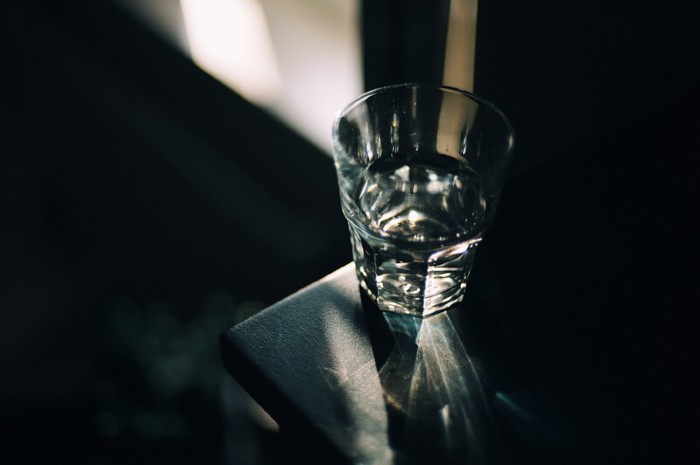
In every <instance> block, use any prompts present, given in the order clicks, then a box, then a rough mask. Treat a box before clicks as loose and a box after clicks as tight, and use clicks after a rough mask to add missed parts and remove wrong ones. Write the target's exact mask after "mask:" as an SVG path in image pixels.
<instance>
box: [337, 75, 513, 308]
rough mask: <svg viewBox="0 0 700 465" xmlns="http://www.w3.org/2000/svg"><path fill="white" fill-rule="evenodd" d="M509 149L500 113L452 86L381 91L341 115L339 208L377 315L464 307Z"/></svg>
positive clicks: (505, 123)
mask: <svg viewBox="0 0 700 465" xmlns="http://www.w3.org/2000/svg"><path fill="white" fill-rule="evenodd" d="M513 143H514V139H513V130H512V128H511V125H510V123H509V122H508V120H507V118H506V117H505V116H504V115H503V113H501V111H500V110H498V109H497V108H496V107H495V106H493V105H492V104H490V103H489V102H486V101H484V100H482V99H480V98H478V97H476V96H474V95H472V94H470V93H468V92H465V91H461V90H459V89H455V88H450V87H444V86H437V85H424V84H402V85H396V86H389V87H383V88H380V89H376V90H373V91H370V92H367V93H365V94H363V95H362V96H360V97H359V98H357V99H356V100H355V101H353V102H352V103H350V105H348V106H347V107H346V108H345V109H344V110H343V111H342V112H341V114H340V115H339V116H338V118H337V119H336V121H335V123H334V126H333V144H334V146H333V151H334V157H335V165H336V169H337V174H338V184H339V187H340V199H341V205H342V209H343V213H344V215H345V217H346V218H347V220H348V225H349V229H350V237H351V242H352V249H353V259H354V262H355V265H356V269H357V275H358V279H359V282H360V285H361V287H362V289H363V290H364V291H365V292H366V293H367V294H368V295H369V297H370V298H372V299H373V300H374V301H375V302H376V303H377V306H378V307H379V308H380V309H381V310H383V311H389V312H396V313H403V314H409V315H414V316H421V317H425V316H428V315H431V314H434V313H436V312H440V311H442V310H447V309H448V308H450V307H452V306H454V305H455V304H457V303H459V302H460V301H461V300H462V298H463V297H464V292H465V288H466V284H467V278H468V276H469V272H470V270H471V267H472V263H473V259H474V252H475V248H476V246H477V245H478V244H479V242H480V241H481V239H482V236H483V234H484V231H485V230H486V228H487V227H488V225H489V224H490V223H491V221H492V219H493V216H494V212H495V210H496V205H497V203H498V197H499V194H500V191H501V186H502V185H503V180H504V176H505V171H506V167H507V165H508V161H509V159H510V157H511V155H512V152H513Z"/></svg>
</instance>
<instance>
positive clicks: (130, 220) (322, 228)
mask: <svg viewBox="0 0 700 465" xmlns="http://www.w3.org/2000/svg"><path fill="white" fill-rule="evenodd" d="M477 12H478V14H477ZM689 18H690V15H689V13H688V12H687V11H686V9H685V5H683V4H681V3H680V2H677V3H676V2H668V3H664V4H663V5H658V4H651V3H650V2H642V3H641V4H640V3H639V2H631V1H623V2H612V3H610V2H603V1H597V0H594V1H590V0H589V1H583V0H574V1H570V2H552V1H546V0H537V1H534V2H517V1H514V0H492V1H482V2H480V3H479V5H478V10H477V7H476V1H467V0H451V1H450V0H439V1H427V0H423V1H421V0H409V1H398V0H377V1H366V2H363V1H362V0H296V1H294V2H289V1H284V0H99V1H94V0H73V1H70V2H55V1H51V0H9V1H6V2H4V3H3V6H2V7H1V8H0V52H1V53H2V55H0V56H2V68H1V71H0V84H1V85H2V87H1V88H0V462H2V463H3V464H13V463H32V462H34V461H36V462H48V461H49V460H50V461H53V462H63V463H75V464H79V463H102V464H112V463H114V464H117V463H125V462H134V461H136V462H146V461H150V462H155V463H161V462H165V461H168V462H169V463H172V464H177V463H222V464H239V463H240V464H257V463H282V462H283V460H282V459H281V458H280V457H276V456H275V451H276V449H275V447H274V446H275V441H276V440H277V439H276V432H275V431H276V425H275V424H274V421H272V420H271V419H270V418H269V417H267V416H266V415H265V414H264V412H262V411H261V410H260V409H259V408H257V407H256V406H255V404H254V403H253V402H252V401H251V400H250V399H249V398H248V397H247V395H246V394H245V393H243V392H242V391H241V390H240V388H239V387H237V386H236V385H235V383H234V382H233V380H231V379H229V377H228V376H226V375H225V373H224V370H223V367H222V365H221V362H220V356H219V347H218V336H219V334H220V333H221V332H222V331H224V330H225V329H226V328H228V327H230V326H231V325H233V324H234V323H236V322H237V321H240V320H242V319H244V318H246V317H247V316H250V315H252V314H254V313H256V312H257V311H259V310H261V309H262V308H264V307H266V306H268V305H270V304H272V303H274V302H276V301H278V300H280V299H281V298H283V297H285V296H286V295H288V294H290V293H291V292H293V291H295V290H297V289H299V288H300V287H302V286H304V285H306V284H308V283H310V282H312V281H315V280H316V279H318V278H320V277H322V276H324V275H326V274H327V273H329V272H331V271H333V270H334V269H336V268H338V267H340V266H342V265H343V264H345V263H347V262H349V261H350V260H351V258H350V249H349V242H348V236H347V230H346V227H345V223H344V220H343V218H342V215H341V212H340V207H339V202H338V199H337V188H336V178H335V173H334V169H333V164H332V160H331V158H330V143H331V138H330V128H331V124H332V121H333V118H334V115H335V114H336V113H337V112H338V111H340V110H341V109H342V108H343V107H344V105H345V104H347V103H348V102H349V101H350V100H352V99H353V98H354V97H356V96H357V95H359V94H360V93H361V92H363V91H364V90H369V89H371V88H375V87H378V86H381V85H387V84H394V83H400V82H440V83H445V84H450V85H455V86H458V87H463V88H466V89H469V90H474V91H475V92H476V93H477V94H479V95H481V96H482V97H484V98H486V99H488V100H491V101H492V102H494V103H495V104H496V105H497V106H499V107H500V108H501V109H502V110H503V111H504V112H505V113H506V114H507V115H508V116H509V117H510V119H511V121H512V123H513V125H514V127H515V128H516V132H517V156H516V158H515V159H514V161H513V165H512V168H511V170H510V180H511V181H510V182H518V180H526V179H528V176H530V175H532V173H536V172H537V171H538V169H539V167H540V166H542V165H543V164H545V163H548V162H549V161H550V160H551V159H553V158H556V157H563V156H565V154H566V153H567V149H568V148H569V147H572V146H575V145H576V144H579V143H580V142H581V141H582V140H591V139H594V135H595V134H597V133H598V132H599V131H601V130H605V129H606V128H610V127H618V126H620V125H627V126H626V127H628V126H629V125H633V126H634V127H635V128H637V131H638V132H636V134H637V133H638V134H644V130H645V128H650V127H654V126H655V125H656V124H658V121H659V120H663V119H664V118H665V117H666V116H667V115H669V114H672V115H673V118H672V119H671V120H672V121H676V122H680V124H681V126H680V127H678V128H677V130H676V131H675V132H674V131H667V132H666V133H664V134H665V136H664V137H668V140H670V141H672V142H674V143H675V145H673V147H675V148H685V147H686V145H685V144H684V143H680V142H678V140H679V139H680V138H682V137H683V135H684V134H685V133H687V132H691V131H692V130H691V128H692V127H694V126H692V122H693V121H695V122H696V121H697V117H696V116H695V114H696V111H697V109H696V107H695V106H694V105H693V102H695V101H696V97H697V93H696V91H694V90H693V87H694V82H695V81H694V78H693V77H692V76H693V74H692V72H691V70H692V68H693V66H692V61H693V60H692V59H691V58H692V57H694V56H695V55H696V52H697V49H696V48H695V47H694V44H693V42H692V41H691V40H690V31H691V30H692V28H691V26H690V20H689ZM589 146H592V147H594V148H595V144H592V145H589ZM686 155H687V154H686V153H675V152H674V153H673V154H671V157H670V158H669V159H668V163H669V165H671V166H672V167H673V173H674V175H675V174H676V173H683V172H686V171H687V170H688V168H689V167H690V162H689V161H688V159H689V157H687V156H686ZM645 162H646V159H645V158H644V157H641V158H640V163H645ZM649 176H650V178H653V174H650V175H649ZM678 179H679V180H678V183H676V182H675V181H674V182H673V183H674V186H676V187H678V186H680V187H682V189H683V192H685V189H686V188H688V189H689V184H688V186H686V185H685V184H683V183H684V182H686V181H685V179H686V178H678ZM649 185H650V187H649V188H650V189H656V186H655V181H654V180H653V179H650V181H649ZM506 189H507V188H506ZM676 200H678V199H677V198H676ZM680 201H681V202H683V201H684V200H682V199H681V200H680ZM682 210H683V209H681V208H680V207H678V211H682ZM684 214H687V211H685V213H684ZM516 233H517V232H516Z"/></svg>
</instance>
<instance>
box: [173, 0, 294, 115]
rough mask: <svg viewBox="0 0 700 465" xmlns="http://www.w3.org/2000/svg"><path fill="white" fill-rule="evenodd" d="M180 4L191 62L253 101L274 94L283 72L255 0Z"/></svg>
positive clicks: (193, 0) (202, 0)
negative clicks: (279, 67) (277, 61)
mask: <svg viewBox="0 0 700 465" xmlns="http://www.w3.org/2000/svg"><path fill="white" fill-rule="evenodd" d="M180 6H181V8H182V14H183V19H184V22H185V31H186V34H187V41H188V43H189V48H190V52H191V54H192V59H193V60H194V61H195V63H197V64H198V65H199V66H200V67H201V68H202V69H204V70H206V71H207V72H209V73H210V74H212V75H213V76H214V77H216V78H217V79H219V80H220V81H222V82H223V83H225V84H227V85H228V86H230V87H231V88H233V89H234V90H236V91H238V92H239V93H241V94H242V95H243V96H244V97H246V98H247V99H248V100H250V101H252V102H254V103H258V104H265V103H266V102H269V101H271V100H272V99H273V98H275V97H276V96H277V95H278V93H279V92H280V90H281V78H280V75H279V70H278V68H277V63H276V60H275V54H274V49H273V47H272V43H271V41H270V33H269V31H268V27H267V21H266V19H265V13H264V11H263V9H262V6H261V5H260V3H259V2H258V1H257V0H180Z"/></svg>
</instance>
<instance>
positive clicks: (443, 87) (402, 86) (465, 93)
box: [333, 82, 515, 137]
mask: <svg viewBox="0 0 700 465" xmlns="http://www.w3.org/2000/svg"><path fill="white" fill-rule="evenodd" d="M407 88H416V89H417V88H423V89H432V90H438V91H447V92H450V93H452V94H460V95H463V96H464V97H467V98H469V99H471V100H473V101H475V102H476V103H478V104H479V105H484V106H485V107H486V108H488V109H489V110H491V111H493V112H494V113H495V114H496V115H498V117H499V118H500V119H501V120H502V121H503V123H504V124H505V126H506V130H507V133H508V134H509V135H510V136H511V137H512V136H513V135H514V134H515V131H514V129H513V125H512V124H511V123H510V120H509V119H508V117H507V116H506V115H505V113H503V112H502V111H501V110H500V108H498V107H497V106H496V105H494V104H493V103H491V102H490V101H488V100H486V99H484V98H481V97H479V96H478V95H476V94H474V93H472V92H469V91H466V90H462V89H460V88H458V87H453V86H446V85H443V84H428V83H420V82H409V83H404V84H391V85H388V86H382V87H377V88H376V89H372V90H369V91H367V92H365V93H363V94H361V95H360V96H358V97H356V98H355V99H354V100H352V101H351V102H350V103H348V104H347V105H346V106H345V108H343V109H342V110H341V111H340V112H339V113H337V115H336V117H335V120H334V123H333V134H334V135H335V134H336V133H337V130H338V126H339V124H340V120H342V119H343V117H344V116H345V115H347V114H348V113H350V112H351V111H352V110H353V109H355V108H356V107H358V106H359V105H360V104H361V103H363V102H364V101H366V100H368V99H369V98H370V97H373V96H374V95H377V94H380V93H383V92H387V91H390V90H395V89H407Z"/></svg>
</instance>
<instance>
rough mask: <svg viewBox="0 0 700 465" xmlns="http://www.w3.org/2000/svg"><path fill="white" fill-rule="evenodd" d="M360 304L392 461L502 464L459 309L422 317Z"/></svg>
mask: <svg viewBox="0 0 700 465" xmlns="http://www.w3.org/2000/svg"><path fill="white" fill-rule="evenodd" d="M363 304H364V307H365V316H366V318H367V320H368V321H367V322H368V327H369V329H370V339H371V340H372V346H373V350H374V352H375V360H376V362H377V370H378V373H379V380H380V383H381V386H382V392H383V396H384V400H385V403H386V408H387V412H388V417H389V432H388V433H389V442H390V445H391V447H392V449H393V450H394V463H397V464H419V463H431V464H436V463H440V464H442V463H444V464H452V463H469V464H494V463H503V462H504V457H503V454H502V453H501V451H502V450H504V447H505V445H504V442H503V439H502V436H501V432H500V430H499V428H498V425H497V423H496V421H495V418H494V416H493V413H492V409H491V406H490V402H489V397H487V395H486V392H485V387H484V380H483V379H482V376H481V375H480V373H479V371H478V370H477V366H476V364H475V362H474V361H473V359H472V357H470V354H469V352H468V350H467V346H466V345H465V341H464V334H462V333H461V332H460V331H459V324H458V322H459V319H458V312H460V311H463V310H461V309H459V308H455V309H453V310H449V311H446V312H442V313H439V314H436V315H433V316H431V317H428V318H423V319H421V318H415V317H412V316H407V315H399V314H393V313H386V312H380V311H378V310H377V309H376V308H372V303H371V302H364V303H363Z"/></svg>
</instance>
